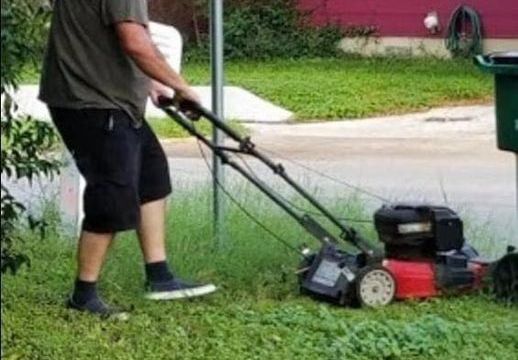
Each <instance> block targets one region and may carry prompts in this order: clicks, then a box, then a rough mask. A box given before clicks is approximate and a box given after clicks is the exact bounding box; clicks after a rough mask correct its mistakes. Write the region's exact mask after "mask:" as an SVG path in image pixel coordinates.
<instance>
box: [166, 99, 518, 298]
mask: <svg viewBox="0 0 518 360" xmlns="http://www.w3.org/2000/svg"><path fill="white" fill-rule="evenodd" d="M160 103H161V107H162V109H163V110H164V111H165V112H166V114H167V115H169V116H170V117H171V118H172V119H174V120H175V121H176V122H177V123H178V124H179V125H180V126H181V127H182V128H183V129H185V130H186V131H187V132H189V133H190V134H191V135H192V136H194V137H195V138H197V139H198V141H199V142H201V143H203V144H204V145H206V146H207V147H208V148H209V149H210V150H212V152H213V153H214V154H215V155H216V156H217V157H218V158H219V159H220V160H221V162H222V163H223V164H224V165H227V166H229V167H231V168H233V169H234V170H236V171H237V172H238V173H240V174H241V175H242V176H243V177H244V178H245V179H247V180H248V181H249V182H251V183H252V184H253V185H255V187H257V188H258V189H259V190H260V191H261V192H262V193H264V194H265V195H266V196H267V197H268V198H270V199H271V200H272V201H273V202H274V203H276V204H277V205H278V206H280V207H281V208H282V209H283V210H284V211H285V212H286V213H287V214H288V215H290V216H291V217H292V218H293V219H294V220H295V221H296V222H298V223H299V224H300V225H301V226H302V227H303V228H304V229H305V230H306V231H307V232H308V233H309V234H311V235H312V236H313V237H314V238H316V239H317V240H318V241H319V242H320V244H321V247H320V250H319V251H317V252H313V253H312V252H311V250H310V249H309V248H307V247H303V248H301V249H296V248H294V247H291V246H290V245H289V243H288V242H286V241H283V243H284V244H285V245H286V246H289V247H291V248H292V249H295V250H296V251H297V252H298V253H299V254H300V256H301V257H302V261H301V264H300V266H299V268H298V270H297V275H298V280H299V286H300V290H301V292H302V293H303V294H306V295H309V296H311V297H313V298H315V299H320V300H325V301H329V302H333V303H337V304H340V305H362V306H368V307H377V306H384V305H387V304H389V303H391V302H392V301H394V300H404V299H426V298H430V297H436V296H439V295H442V294H447V293H451V292H455V293H457V292H467V291H473V290H476V289H480V288H481V287H482V286H483V284H484V283H485V282H486V281H485V279H486V278H488V276H489V275H493V277H494V288H495V291H496V292H497V294H498V295H500V296H501V297H505V298H507V299H511V300H512V301H517V300H518V253H516V252H515V250H514V249H513V248H509V249H508V254H507V255H506V256H505V257H504V258H502V259H501V260H499V261H498V262H494V263H490V262H488V261H485V260H483V259H481V258H480V257H479V254H478V253H477V251H476V250H475V249H474V248H473V247H471V246H470V245H469V244H467V243H466V241H465V239H464V234H463V222H462V220H461V219H460V218H459V216H458V215H457V214H456V213H455V212H454V211H453V210H451V209H449V208H447V207H444V206H434V205H426V204H388V205H384V206H383V207H381V208H380V209H379V210H378V211H376V212H375V214H374V226H375V228H376V231H377V233H378V236H379V240H380V242H381V243H382V244H383V245H384V246H383V248H384V249H379V248H378V247H376V246H374V245H373V242H370V241H367V240H366V239H364V238H363V237H362V236H361V234H360V233H359V232H358V231H357V230H356V229H355V228H353V227H351V226H349V225H347V224H346V223H345V221H343V219H341V218H339V217H336V216H335V215H333V214H332V213H331V212H330V211H329V210H328V209H327V208H326V207H324V206H323V205H322V204H321V203H320V202H319V201H318V200H316V199H315V198H314V197H313V196H312V195H311V194H309V193H308V192H307V191H306V190H305V189H304V188H303V187H302V186H300V185H299V184H298V183H297V182H296V181H295V180H294V179H293V178H292V177H290V175H289V174H288V173H287V171H286V169H285V168H284V166H283V165H282V164H279V163H276V162H274V161H273V160H271V159H270V158H268V157H267V156H266V155H265V154H264V153H263V152H262V151H260V150H258V148H257V146H256V145H255V144H254V143H253V142H252V141H251V139H250V137H246V136H241V135H240V134H239V133H238V132H236V131H235V130H234V129H232V128H231V127H229V126H228V125H227V124H226V123H225V122H223V121H222V120H220V119H219V118H218V117H217V116H216V115H215V114H213V113H212V112H210V111H209V110H207V109H205V108H203V107H202V106H200V105H198V104H194V103H190V102H183V103H182V104H181V106H178V107H176V106H175V104H174V102H173V101H172V100H171V99H166V98H162V99H160ZM198 118H205V119H206V120H208V121H209V122H210V123H212V125H213V126H215V127H216V128H217V129H219V130H221V131H222V132H223V133H224V134H225V135H226V136H227V137H228V138H229V139H230V140H232V141H233V142H235V144H236V146H233V147H232V146H227V145H216V144H214V143H213V142H212V141H211V140H209V139H208V138H207V137H206V136H204V135H203V134H202V133H201V132H199V131H198V130H197V128H196V126H195V122H194V121H193V120H197V119H198ZM241 155H247V156H251V157H253V158H255V159H257V160H259V161H261V162H262V163H263V164H264V165H266V166H267V167H268V168H270V169H271V170H272V171H273V173H274V174H276V175H278V176H279V177H280V178H281V179H283V180H284V181H285V182H286V183H287V184H288V185H289V186H291V188H292V189H293V190H295V191H296V192H297V193H298V194H299V195H300V196H302V198H304V199H305V200H307V201H308V202H309V204H311V205H312V206H313V207H314V208H315V209H316V210H318V212H316V213H314V212H311V213H310V212H307V211H305V212H302V211H300V210H301V209H300V208H294V205H293V203H291V202H290V201H289V200H288V199H286V198H285V197H284V196H282V195H281V194H279V193H278V192H276V191H274V190H273V189H272V188H271V187H269V186H268V185H267V184H266V183H265V182H264V181H262V180H261V179H260V178H259V177H258V176H257V175H256V174H255V173H254V172H253V170H252V169H251V168H250V167H249V166H246V165H245V166H243V165H242V163H241V162H240V161H236V156H239V157H240V156H241ZM245 164H246V163H245ZM219 185H220V186H221V184H219ZM223 190H225V189H224V188H223ZM225 193H226V194H227V195H229V196H231V195H230V194H229V193H228V191H226V190H225ZM231 199H232V200H233V201H235V199H234V198H233V197H231ZM238 205H239V203H238ZM240 208H241V209H243V207H242V206H240ZM243 210H245V209H243ZM245 213H246V214H247V215H249V216H250V217H252V216H251V215H250V214H249V213H248V212H246V210H245ZM317 217H318V219H317ZM320 218H323V219H326V220H327V221H326V224H331V225H330V226H332V227H334V228H335V229H334V231H331V230H329V229H328V228H329V227H330V226H329V225H328V226H325V225H323V222H322V221H319V219H320ZM252 220H254V221H256V222H257V220H256V219H254V218H252ZM263 228H265V227H264V226H263ZM265 229H266V228H265ZM270 233H271V232H270ZM273 235H274V236H275V234H273ZM275 238H276V239H278V240H281V241H282V239H281V238H280V237H279V236H275ZM346 244H349V245H352V248H353V249H354V250H351V249H350V248H351V246H347V247H346V246H345V245H346Z"/></svg>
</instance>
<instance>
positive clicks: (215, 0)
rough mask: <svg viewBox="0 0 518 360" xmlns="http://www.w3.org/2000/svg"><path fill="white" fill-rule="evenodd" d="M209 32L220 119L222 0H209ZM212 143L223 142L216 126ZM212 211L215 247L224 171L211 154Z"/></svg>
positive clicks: (215, 101)
mask: <svg viewBox="0 0 518 360" xmlns="http://www.w3.org/2000/svg"><path fill="white" fill-rule="evenodd" d="M210 14H211V16H210V32H211V75H212V77H211V78H212V82H211V84H212V111H213V112H214V113H215V114H217V115H218V117H219V118H220V119H224V113H223V96H224V94H223V86H224V84H223V0H211V6H210ZM212 140H213V143H214V144H215V145H216V146H218V145H220V144H222V143H223V141H224V139H223V134H222V132H221V131H220V130H218V129H217V128H216V127H213V129H212ZM212 169H213V172H214V174H213V179H214V180H213V211H214V238H215V239H216V247H219V246H220V245H221V240H222V239H223V237H224V236H223V234H224V228H223V224H224V204H223V198H222V192H221V190H220V189H219V186H218V183H219V184H223V182H224V179H225V178H224V172H223V166H222V164H221V160H220V159H219V158H218V157H217V156H216V155H213V157H212Z"/></svg>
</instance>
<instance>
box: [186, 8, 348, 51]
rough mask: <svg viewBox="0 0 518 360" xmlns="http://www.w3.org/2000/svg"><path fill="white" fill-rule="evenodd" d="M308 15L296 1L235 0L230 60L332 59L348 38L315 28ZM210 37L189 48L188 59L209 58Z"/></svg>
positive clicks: (227, 30)
mask: <svg viewBox="0 0 518 360" xmlns="http://www.w3.org/2000/svg"><path fill="white" fill-rule="evenodd" d="M308 15H309V14H308V13H302V12H301V11H300V10H299V9H297V7H296V1H294V0H262V1H231V2H229V3H225V14H224V19H225V21H224V34H225V56H226V58H227V59H236V58H238V59H240V58H248V59H271V58H279V57H280V58H301V57H330V56H335V55H337V54H338V49H337V43H338V41H339V40H340V39H341V38H342V36H343V35H344V31H342V30H341V29H340V28H339V27H338V26H333V25H327V26H324V27H319V28H316V27H312V26H310V24H309V17H308ZM208 48H209V45H208V36H207V34H205V41H204V42H203V43H202V44H201V46H198V45H196V46H193V45H188V46H187V49H186V50H187V57H188V58H200V57H204V56H205V57H206V56H207V54H208Z"/></svg>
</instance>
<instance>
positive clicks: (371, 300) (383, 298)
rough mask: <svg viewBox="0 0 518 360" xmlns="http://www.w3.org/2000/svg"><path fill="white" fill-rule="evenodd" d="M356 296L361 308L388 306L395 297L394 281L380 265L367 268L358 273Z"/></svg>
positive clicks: (390, 274)
mask: <svg viewBox="0 0 518 360" xmlns="http://www.w3.org/2000/svg"><path fill="white" fill-rule="evenodd" d="M356 294H357V296H358V301H359V302H360V304H361V305H362V306H367V307H379V306H385V305H388V304H390V303H391V302H392V301H393V300H394V297H395V296H396V279H395V278H394V276H393V275H392V273H391V272H390V271H388V270H387V269H386V268H385V267H383V266H381V265H373V266H367V267H365V268H363V269H361V270H360V272H359V273H358V276H357V279H356Z"/></svg>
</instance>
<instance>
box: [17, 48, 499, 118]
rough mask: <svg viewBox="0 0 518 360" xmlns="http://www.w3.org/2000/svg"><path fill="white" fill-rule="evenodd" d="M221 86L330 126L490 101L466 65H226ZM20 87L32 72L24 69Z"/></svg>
mask: <svg viewBox="0 0 518 360" xmlns="http://www.w3.org/2000/svg"><path fill="white" fill-rule="evenodd" d="M209 71H210V67H209V65H208V64H207V63H186V64H184V68H183V73H184V74H185V76H186V77H187V78H188V79H189V80H190V81H191V82H192V83H193V84H194V85H207V84H209V79H210V75H209ZM225 71H226V81H227V84H230V85H236V86H242V87H244V88H246V89H248V90H250V91H252V92H254V93H256V94H257V95H260V96H262V97H264V98H266V99H268V100H270V101H272V102H274V103H276V104H278V105H281V106H283V107H286V108H287V109H289V110H291V111H293V112H294V113H295V115H296V120H299V121H311V120H332V119H342V118H362V117H368V116H374V115H388V114H400V113H405V112H411V111H421V110H425V109H428V108H430V107H434V106H443V105H462V104H472V103H483V102H488V101H490V100H491V96H492V91H493V90H492V76H490V75H487V74H483V73H482V72H481V71H479V70H478V69H477V68H476V67H475V66H474V65H473V64H472V62H471V61H470V60H444V59H435V58H421V59H420V58H415V59H412V58H359V57H344V58H335V59H300V60H286V59H278V60H269V61H243V60H241V61H229V62H227V63H226V64H225ZM22 78H23V80H24V82H26V83H37V81H38V72H37V71H35V70H34V69H27V71H25V73H24V74H23V76H22Z"/></svg>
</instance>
